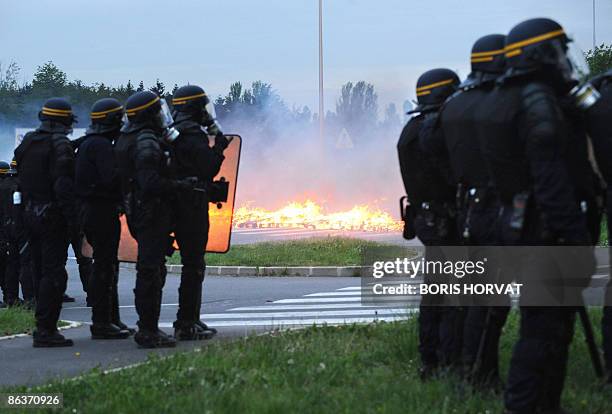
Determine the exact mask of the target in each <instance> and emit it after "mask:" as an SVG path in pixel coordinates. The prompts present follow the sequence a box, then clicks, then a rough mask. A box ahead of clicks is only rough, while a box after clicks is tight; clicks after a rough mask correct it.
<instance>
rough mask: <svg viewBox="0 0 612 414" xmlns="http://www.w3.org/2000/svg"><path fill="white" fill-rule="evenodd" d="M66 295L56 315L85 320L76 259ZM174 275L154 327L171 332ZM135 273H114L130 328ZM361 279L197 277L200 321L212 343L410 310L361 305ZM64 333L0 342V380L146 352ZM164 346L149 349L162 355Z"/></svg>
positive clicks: (21, 379)
mask: <svg viewBox="0 0 612 414" xmlns="http://www.w3.org/2000/svg"><path fill="white" fill-rule="evenodd" d="M68 271H69V275H70V277H69V284H68V289H67V293H68V294H69V295H71V296H74V297H75V298H76V299H77V301H76V302H75V303H67V304H65V305H64V308H63V310H62V314H61V318H62V319H64V320H70V321H78V322H83V323H85V324H86V323H88V322H89V321H90V318H91V310H90V309H89V308H87V307H86V306H85V298H84V295H83V292H82V289H81V285H80V280H79V278H78V272H77V267H76V263H75V262H74V260H70V261H69V263H68ZM179 280H180V278H179V277H178V276H177V275H173V274H170V275H168V278H167V281H166V286H165V288H164V297H163V306H162V312H161V317H160V327H162V329H164V330H166V332H169V333H171V332H172V322H173V321H174V319H175V315H176V310H177V302H178V298H177V296H178V284H179ZM134 281H135V272H134V271H133V270H131V269H127V268H122V269H121V272H120V285H119V292H120V304H121V314H122V319H123V321H124V322H125V323H127V324H128V325H131V326H134V324H135V323H136V320H137V315H136V312H135V308H134V298H133V293H132V289H133V287H134ZM360 282H361V280H360V279H359V278H354V277H348V278H339V277H321V278H317V277H308V278H306V277H231V276H229V277H221V276H210V277H207V278H206V280H205V294H204V304H203V307H202V319H203V320H204V321H206V322H207V323H209V324H210V325H211V326H214V327H217V328H218V329H219V335H217V337H216V338H215V339H214V340H213V341H222V340H228V339H232V338H236V337H241V336H244V335H247V334H249V333H259V332H264V331H267V330H270V329H274V328H288V327H297V326H304V325H312V324H313V323H318V324H323V323H329V324H341V323H353V322H371V321H374V320H386V321H390V320H396V319H404V318H407V317H409V316H410V311H409V310H407V309H406V307H405V305H403V306H399V305H397V304H396V305H394V304H393V303H389V304H385V305H384V306H362V305H361V298H360V294H361V290H360V289H361V288H360ZM65 335H66V336H67V337H69V338H72V339H73V340H74V341H75V346H74V347H72V348H59V349H34V348H32V347H31V343H32V339H31V338H30V337H25V338H17V339H10V340H0V372H2V375H0V386H2V385H16V384H37V383H42V382H46V381H49V380H51V379H58V378H66V377H72V376H75V375H79V374H82V373H84V372H86V371H88V370H90V369H92V368H95V367H100V368H102V369H112V368H117V367H122V366H125V365H129V364H134V363H139V362H142V361H145V360H146V359H147V358H148V355H149V354H150V352H151V351H148V350H141V349H137V348H136V346H135V344H134V342H133V341H132V340H131V339H128V340H122V341H92V340H91V339H90V338H89V329H88V326H87V325H85V326H83V327H81V328H76V329H69V330H67V331H65ZM207 343H209V342H204V343H202V342H183V343H180V344H179V347H178V349H179V350H188V349H191V348H194V347H197V346H202V345H206V344H207ZM168 352H172V351H168V350H162V351H156V353H158V354H166V353H168Z"/></svg>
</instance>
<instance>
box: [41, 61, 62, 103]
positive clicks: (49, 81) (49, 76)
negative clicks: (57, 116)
mask: <svg viewBox="0 0 612 414" xmlns="http://www.w3.org/2000/svg"><path fill="white" fill-rule="evenodd" d="M67 83H68V76H67V75H66V73H65V72H64V71H62V70H60V68H58V67H57V66H56V65H55V64H54V63H53V62H51V61H49V62H47V63H45V64H44V65H42V66H39V67H38V68H37V70H36V73H34V79H33V80H32V89H33V91H32V92H33V93H34V94H35V95H38V96H48V95H60V96H61V95H63V92H64V88H65V87H66V85H67Z"/></svg>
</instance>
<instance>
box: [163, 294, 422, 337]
mask: <svg viewBox="0 0 612 414" xmlns="http://www.w3.org/2000/svg"><path fill="white" fill-rule="evenodd" d="M362 290H363V287H362V286H348V287H343V288H339V289H336V290H335V291H331V292H316V293H309V294H306V295H303V296H302V297H300V298H291V299H279V300H276V301H274V302H271V303H268V304H266V305H257V306H242V307H237V308H232V309H228V310H227V311H225V312H222V313H212V314H202V315H200V318H201V319H202V320H203V321H204V322H206V324H208V325H210V326H213V327H217V328H219V327H274V328H282V327H290V326H311V325H343V324H354V323H358V324H364V323H373V322H382V321H385V322H393V321H400V320H405V319H408V318H409V317H411V316H412V315H413V314H414V313H416V312H418V308H417V307H416V306H413V307H409V305H408V302H407V301H406V300H401V299H399V298H377V300H378V301H380V302H378V301H377V302H376V303H371V304H368V303H363V302H362V300H367V298H372V297H373V296H371V295H368V296H367V297H366V296H363V297H362ZM363 292H368V290H367V288H366V290H363ZM411 299H414V300H415V301H416V302H415V304H416V303H418V301H419V300H420V298H418V297H415V298H411ZM160 327H162V328H170V327H172V324H171V323H161V324H160Z"/></svg>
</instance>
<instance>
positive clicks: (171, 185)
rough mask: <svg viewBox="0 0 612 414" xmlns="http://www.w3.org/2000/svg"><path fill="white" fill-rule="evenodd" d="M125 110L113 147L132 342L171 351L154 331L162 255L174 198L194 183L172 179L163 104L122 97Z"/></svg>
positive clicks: (148, 97) (144, 96)
mask: <svg viewBox="0 0 612 414" xmlns="http://www.w3.org/2000/svg"><path fill="white" fill-rule="evenodd" d="M125 111H126V115H127V120H128V122H127V124H126V125H125V126H124V127H123V129H122V134H121V135H120V137H119V138H118V140H117V142H116V143H115V159H116V161H117V167H118V171H119V176H120V179H121V188H122V194H123V203H124V209H125V212H126V216H127V219H128V226H129V228H130V232H131V233H132V235H133V236H134V238H135V239H136V240H137V241H138V259H137V264H136V287H135V289H134V294H135V302H136V311H137V312H138V317H139V320H138V332H137V333H136V335H135V336H134V339H135V341H136V343H137V344H138V345H139V346H140V347H144V348H157V347H173V346H175V345H176V341H175V340H174V338H173V337H171V336H168V335H167V334H165V333H164V332H163V331H161V330H160V329H159V327H158V322H159V313H160V306H161V299H162V288H163V286H164V283H165V279H166V267H165V254H166V252H167V251H168V240H169V237H170V233H171V231H172V212H171V209H172V205H173V203H174V201H175V196H176V194H177V193H178V192H179V191H187V190H189V191H191V190H192V189H193V187H194V182H193V181H192V180H189V179H184V180H176V179H174V178H172V174H171V170H170V165H171V159H170V148H169V146H168V145H167V144H166V142H165V137H166V138H169V137H173V136H175V135H176V134H177V132H176V130H174V129H172V128H169V127H170V125H171V123H172V116H171V115H170V112H169V109H168V106H167V104H166V102H165V101H164V100H162V99H160V98H159V96H157V95H156V94H155V93H153V92H151V91H140V92H136V93H135V94H133V95H132V96H130V97H129V98H128V100H127V102H126V104H125Z"/></svg>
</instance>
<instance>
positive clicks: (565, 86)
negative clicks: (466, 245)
mask: <svg viewBox="0 0 612 414" xmlns="http://www.w3.org/2000/svg"><path fill="white" fill-rule="evenodd" d="M568 42H569V39H568V37H567V36H566V35H565V32H564V30H563V28H562V27H561V26H560V25H559V24H558V23H556V22H554V21H552V20H550V19H544V18H539V19H531V20H527V21H525V22H523V23H520V24H518V25H517V26H515V27H514V28H513V29H512V30H511V31H510V32H509V34H508V35H507V37H506V42H505V48H504V49H505V57H506V65H507V66H508V70H507V72H506V73H505V75H504V77H503V79H502V80H501V86H500V87H498V88H495V89H494V90H493V91H491V92H490V93H489V94H487V96H486V97H485V98H484V102H483V104H482V105H481V106H480V107H479V108H482V109H481V110H480V111H479V112H478V114H477V121H478V124H479V132H478V135H479V139H480V140H481V141H480V142H481V148H482V150H483V154H484V157H485V160H486V162H487V166H488V168H489V172H490V174H491V178H492V180H493V182H494V184H495V187H496V189H497V191H498V194H499V198H500V202H501V204H502V210H501V215H502V217H501V227H502V232H501V240H502V242H503V243H504V244H507V245H524V246H532V247H530V248H529V249H524V251H523V254H524V257H522V259H521V262H520V263H516V264H515V266H516V267H517V268H521V269H522V270H521V272H522V275H521V276H523V277H525V279H524V280H523V282H525V283H527V282H531V281H530V280H529V279H530V278H532V277H534V276H537V275H538V274H539V272H538V271H539V270H543V271H546V272H548V273H547V277H550V278H551V279H550V280H554V281H555V283H556V282H559V284H563V281H562V278H563V273H562V272H561V271H560V270H561V269H563V267H564V265H567V263H554V265H552V266H551V262H553V259H554V257H553V256H554V254H555V252H557V251H558V248H557V249H555V246H580V245H588V244H590V243H591V235H590V234H589V232H588V230H587V225H586V219H585V216H584V214H583V212H582V211H581V209H580V203H579V201H578V200H577V198H576V191H575V190H576V189H575V187H574V183H573V182H572V180H571V179H570V177H569V170H570V169H569V168H568V160H569V158H570V157H568V153H567V152H568V150H569V148H568V147H567V145H568V143H569V142H570V138H571V137H570V136H569V133H568V130H567V119H566V117H565V116H564V114H563V111H562V109H561V105H560V99H561V97H563V96H565V95H566V94H567V92H568V91H569V89H570V88H571V86H572V74H571V65H570V64H569V61H568V58H567V54H566V50H567V46H568ZM542 245H545V246H550V247H549V248H548V249H542V248H537V247H533V246H542ZM568 251H572V252H574V251H575V252H577V253H576V255H575V256H574V257H571V258H570V257H568V258H567V259H568V260H572V261H574V262H576V263H578V264H579V265H577V266H574V268H575V269H577V272H576V273H575V274H572V277H573V278H574V281H575V282H576V283H578V282H580V283H581V284H582V286H584V285H585V284H588V280H589V277H590V274H591V272H592V271H593V263H594V261H593V256H592V251H591V250H590V248H588V247H587V248H586V249H581V248H576V249H574V250H568ZM551 252H552V253H551ZM544 287H545V288H551V286H550V285H546V284H545V285H544ZM541 293H543V291H535V290H529V289H527V287H525V289H524V290H522V291H521V328H520V334H519V340H518V341H517V343H516V345H515V348H514V352H513V355H512V360H511V365H510V371H509V375H508V384H507V387H506V391H505V406H506V409H507V411H508V412H510V413H515V412H517V413H519V412H520V413H532V412H536V411H537V410H541V411H545V412H548V411H550V412H557V411H558V410H560V399H561V393H562V389H563V383H564V380H565V370H566V365H567V357H568V347H569V344H570V342H571V340H572V337H573V325H574V316H575V311H576V309H575V308H571V307H559V306H550V303H548V302H546V303H545V304H544V305H548V306H524V305H525V304H526V303H528V304H531V305H534V304H536V303H537V302H538V300H542V299H543V298H544V296H542V295H541ZM533 295H536V296H535V297H533Z"/></svg>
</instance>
